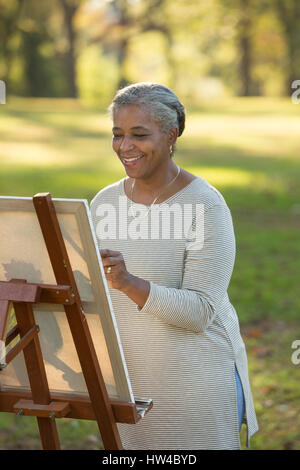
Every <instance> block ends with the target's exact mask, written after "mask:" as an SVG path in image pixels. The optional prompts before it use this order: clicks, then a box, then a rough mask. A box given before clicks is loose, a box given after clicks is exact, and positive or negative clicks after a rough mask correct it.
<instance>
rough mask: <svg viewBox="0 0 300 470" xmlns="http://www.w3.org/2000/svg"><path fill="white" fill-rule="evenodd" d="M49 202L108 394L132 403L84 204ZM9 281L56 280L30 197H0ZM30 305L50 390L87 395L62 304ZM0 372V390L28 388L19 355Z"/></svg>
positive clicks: (2, 260) (2, 265) (0, 241)
mask: <svg viewBox="0 0 300 470" xmlns="http://www.w3.org/2000/svg"><path fill="white" fill-rule="evenodd" d="M52 200H53V203H54V206H55V210H56V213H57V217H58V221H59V225H60V229H61V232H62V235H63V238H64V242H65V245H66V249H67V252H68V256H69V259H70V263H71V266H72V270H73V274H74V277H75V280H76V284H77V288H78V291H79V294H80V298H81V301H82V306H83V311H84V314H85V315H86V318H87V322H88V325H89V329H90V332H91V336H92V339H93V342H94V346H95V350H96V355H97V358H98V361H99V364H100V368H101V371H102V374H103V377H104V382H105V384H106V387H107V391H108V395H109V397H110V398H116V399H120V400H124V401H127V402H134V397H133V394H132V389H131V385H130V379H129V376H128V372H127V368H126V363H125V359H124V355H123V351H122V345H121V341H120V337H119V333H118V327H117V323H116V319H115V315H114V311H113V306H112V303H111V299H110V295H109V289H108V285H107V281H106V278H105V274H104V270H103V266H102V260H101V256H100V253H99V250H98V247H97V243H96V237H95V233H94V228H93V224H92V221H91V218H90V212H89V207H88V203H87V201H86V200H78V199H76V200H75V199H55V198H53V199H52ZM10 279H26V280H27V282H36V283H45V284H56V280H55V277H54V273H53V270H52V266H51V263H50V259H49V256H48V252H47V249H46V246H45V242H44V238H43V235H42V232H41V228H40V225H39V222H38V219H37V216H36V212H35V209H34V205H33V201H32V199H31V198H16V197H4V196H2V197H0V281H9V280H10ZM33 309H34V317H35V321H36V324H38V325H39V327H40V333H39V339H40V343H41V348H42V354H43V358H44V363H45V368H46V373H47V379H48V384H49V389H50V392H53V393H62V394H72V395H73V396H74V395H78V396H87V395H88V392H87V388H86V385H85V381H84V378H83V374H82V371H81V367H80V363H79V360H78V357H77V352H76V349H75V346H74V343H73V339H72V335H71V332H70V329H69V325H68V321H67V318H66V315H65V314H64V309H63V307H62V306H61V305H54V304H44V303H43V304H42V303H40V304H35V305H34V307H33ZM10 320H11V325H12V324H13V315H12V317H11V319H10ZM12 345H13V343H12ZM0 375H1V385H0V386H1V388H2V389H4V390H8V389H9V390H16V389H25V390H26V389H28V390H29V388H30V387H29V382H28V377H27V372H26V368H25V362H24V358H23V353H21V354H19V355H18V356H17V357H16V358H15V359H14V360H13V361H12V362H11V363H10V364H9V365H8V366H7V368H6V369H4V371H2V372H1V374H0Z"/></svg>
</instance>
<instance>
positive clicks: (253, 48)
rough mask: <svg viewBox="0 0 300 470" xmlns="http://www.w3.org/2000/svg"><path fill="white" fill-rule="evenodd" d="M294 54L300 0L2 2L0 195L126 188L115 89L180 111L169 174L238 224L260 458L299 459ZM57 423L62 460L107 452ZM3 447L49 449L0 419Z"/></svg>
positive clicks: (299, 215)
mask: <svg viewBox="0 0 300 470" xmlns="http://www.w3.org/2000/svg"><path fill="white" fill-rule="evenodd" d="M299 51H300V2H299V0H211V1H209V2H208V1H205V0H190V1H189V0H186V1H184V0H110V1H104V0H53V1H51V2H40V1H38V0H10V1H9V2H7V1H6V0H0V79H1V80H3V81H4V82H5V83H6V91H7V96H6V104H5V105H0V165H1V166H0V168H1V169H0V194H1V195H12V196H33V195H34V194H36V193H38V192H50V193H51V194H52V196H53V197H67V198H73V197H74V198H86V199H88V201H90V200H91V199H92V197H93V196H94V195H95V194H96V193H97V192H98V191H99V190H100V189H101V188H103V187H104V186H106V185H108V184H111V183H113V182H115V181H117V180H118V179H120V178H122V177H123V176H125V173H124V170H123V166H122V164H121V162H119V160H118V158H117V157H116V156H115V155H114V154H113V152H112V149H111V123H110V120H109V118H108V115H107V112H106V109H107V106H108V105H109V103H110V101H111V99H112V97H113V95H114V93H115V91H116V90H117V89H118V88H119V87H121V86H124V85H126V84H128V83H133V82H138V81H158V82H161V83H164V84H166V85H168V86H170V87H171V88H172V89H173V90H174V91H175V92H176V93H177V95H178V96H179V98H180V99H181V101H182V102H183V103H184V105H185V107H186V112H187V122H186V130H185V132H184V134H183V136H182V137H181V138H180V139H179V140H178V145H177V152H176V154H175V161H176V162H177V163H178V164H179V165H180V166H182V167H183V168H185V169H186V170H188V171H190V172H192V173H194V174H195V175H199V176H202V177H203V178H205V179H206V180H207V181H208V182H209V183H211V184H212V185H214V186H215V187H216V188H217V189H219V190H220V191H221V193H222V194H223V195H224V197H225V200H226V202H227V204H228V206H229V208H230V210H231V213H232V217H233V222H234V227H235V235H236V244H237V254H236V262H235V268H234V272H233V275H232V280H231V283H230V287H229V297H230V299H231V302H232V304H233V305H234V307H235V308H236V311H237V313H238V316H239V319H240V325H241V333H242V336H243V339H244V342H245V345H246V350H247V354H248V361H249V372H250V382H251V386H252V393H253V396H254V401H255V407H256V412H257V417H258V422H259V426H260V429H259V432H258V433H257V434H256V435H255V436H254V437H253V438H252V441H251V447H252V448H253V449H300V387H299V383H300V364H297V362H299V361H298V360H297V359H298V358H299V357H300V353H299V354H298V355H297V354H294V356H293V357H294V360H293V359H292V354H293V353H296V351H295V350H294V349H293V348H292V344H293V342H294V341H295V340H300V296H299V278H300V273H299V255H300V243H299V229H300V185H299V181H300V166H299V159H300V141H299V136H300V115H299V114H300V104H298V101H300V100H299V99H292V94H293V93H294V96H295V90H294V89H293V88H292V84H293V82H294V81H295V80H300V60H299ZM0 230H1V227H0ZM295 358H296V360H295ZM57 425H58V429H59V434H60V437H61V443H62V448H64V449H98V448H101V440H100V438H99V434H98V431H97V426H96V424H95V423H93V422H87V421H78V420H70V419H61V420H57ZM199 425H201V423H199ZM241 434H242V442H243V444H244V442H245V428H244V429H243V430H242V432H241ZM0 448H1V449H40V448H41V445H40V442H39V435H38V428H37V425H36V422H35V419H34V418H32V419H31V418H19V417H16V416H14V415H9V414H4V413H2V414H1V416H0ZM243 448H245V446H244V445H243Z"/></svg>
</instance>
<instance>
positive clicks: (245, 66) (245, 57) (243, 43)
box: [238, 0, 254, 96]
mask: <svg viewBox="0 0 300 470" xmlns="http://www.w3.org/2000/svg"><path fill="white" fill-rule="evenodd" d="M239 3H240V21H239V24H238V48H239V51H240V63H239V73H240V78H241V95H242V96H251V94H252V92H253V88H254V87H253V82H252V78H251V72H252V50H251V29H252V20H251V14H250V8H249V0H240V2H239Z"/></svg>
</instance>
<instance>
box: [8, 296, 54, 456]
mask: <svg viewBox="0 0 300 470" xmlns="http://www.w3.org/2000/svg"><path fill="white" fill-rule="evenodd" d="M14 309H15V314H16V320H17V324H18V327H19V330H20V336H21V337H22V336H24V334H25V333H27V331H28V330H30V329H31V328H32V327H33V326H34V325H35V320H34V316H33V312H32V308H31V306H30V304H27V303H25V302H14ZM23 352H24V358H25V364H26V368H27V373H28V378H29V382H30V386H31V391H32V399H33V401H34V402H35V403H39V404H41V405H48V404H49V403H50V392H49V387H48V381H47V376H46V370H45V366H44V362H43V357H42V351H41V346H40V342H39V339H38V336H37V335H36V336H35V338H34V340H33V341H31V342H30V343H29V344H28V345H27V346H26V347H25V348H24V350H23ZM37 421H38V426H39V431H40V436H41V441H42V446H43V449H45V450H56V449H60V443H59V437H58V432H57V428H56V423H55V421H54V420H52V419H51V418H37Z"/></svg>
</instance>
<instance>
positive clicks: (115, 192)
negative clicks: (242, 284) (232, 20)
mask: <svg viewBox="0 0 300 470" xmlns="http://www.w3.org/2000/svg"><path fill="white" fill-rule="evenodd" d="M125 179H126V177H125V178H123V179H121V180H120V181H117V182H116V183H114V184H111V185H109V186H107V187H105V188H104V189H102V190H101V191H100V192H99V193H98V194H97V195H96V196H95V197H94V199H93V201H92V202H91V214H92V220H93V224H94V227H95V229H96V234H97V240H98V243H99V248H100V249H104V248H109V249H112V250H116V251H120V252H121V253H122V255H123V257H124V260H125V263H126V267H127V270H128V271H129V272H130V273H132V274H133V275H135V276H138V277H140V278H142V279H145V280H148V281H149V282H150V286H151V288H150V293H149V296H148V298H147V301H146V303H145V305H144V306H143V308H139V307H138V306H137V305H136V304H135V303H134V302H133V301H132V300H131V299H129V298H128V297H127V296H126V295H125V294H123V293H122V292H120V291H118V290H116V289H111V288H110V294H111V298H112V303H113V308H114V312H115V315H116V318H117V323H118V328H119V332H120V337H121V341H122V346H123V350H124V354H125V359H126V363H127V367H128V371H129V376H130V380H131V384H132V388H133V393H134V396H135V397H136V398H139V397H147V398H152V399H153V402H154V406H153V409H152V410H151V412H150V413H149V414H148V415H146V417H145V418H144V419H142V420H141V421H140V422H139V423H138V424H135V425H127V424H118V428H119V431H120V435H121V439H122V442H123V446H124V448H125V449H176V450H178V449H187V450H195V449H240V448H241V443H240V434H239V429H238V412H237V397H236V386H235V376H234V364H236V366H237V370H238V373H239V375H240V378H241V382H242V385H243V391H244V397H245V404H246V411H245V416H244V422H245V423H246V425H247V441H246V445H247V446H248V447H250V437H251V436H252V435H253V434H254V433H255V432H256V431H257V430H258V425H257V420H256V414H255V409H254V404H253V399H252V394H251V388H250V383H249V377H248V363H247V356H246V350H245V345H244V342H243V340H242V338H241V335H240V329H239V322H238V317H237V314H236V311H235V309H234V307H233V306H232V304H231V303H230V300H229V297H228V294H227V289H228V285H229V282H230V278H231V275H232V270H233V266H234V260H235V251H236V248H235V236H234V229H233V224H232V218H231V213H230V210H229V209H228V206H227V204H226V202H225V200H224V198H223V196H222V194H221V193H220V192H219V191H218V190H217V189H216V188H214V187H213V186H212V185H210V184H209V183H208V182H207V181H206V180H205V179H203V178H200V177H197V178H196V179H194V180H193V181H191V182H190V183H189V184H188V185H187V186H186V187H185V188H183V189H181V190H180V191H178V192H177V193H175V194H174V195H173V196H171V197H170V198H169V199H167V200H166V201H164V203H163V204H166V205H167V206H165V207H168V208H169V209H170V210H171V209H172V208H173V209H174V208H176V207H177V209H178V208H181V209H182V213H183V212H184V210H185V208H187V207H192V214H193V216H192V219H191V218H189V219H188V220H190V221H192V222H191V224H190V228H191V230H194V232H191V231H190V232H188V233H186V232H185V233H183V234H182V236H181V237H179V236H178V232H176V230H175V226H176V228H178V223H179V219H180V216H179V215H178V214H180V213H178V212H176V214H177V216H176V217H177V218H176V217H173V218H172V220H173V226H172V227H171V230H170V236H168V237H165V232H164V231H163V229H162V230H161V231H160V236H158V237H157V236H156V237H154V236H153V233H154V232H153V231H151V230H152V229H153V230H154V229H157V219H156V221H155V227H154V225H153V224H154V222H153V220H154V218H153V219H152V217H153V216H151V214H152V212H153V210H154V211H155V210H158V211H160V207H161V206H162V205H156V207H155V206H154V208H153V209H152V210H151V211H149V213H148V215H147V216H146V217H145V218H144V219H143V220H142V221H141V222H138V221H136V220H134V219H133V217H132V216H131V215H130V213H129V214H128V209H129V207H130V199H129V198H128V197H127V196H126V194H125V191H124V182H125ZM175 205H177V206H175ZM197 205H198V206H197ZM134 207H135V208H137V209H139V210H140V211H141V212H142V210H145V208H146V207H145V206H144V205H141V204H134ZM196 207H202V208H203V209H204V212H203V214H204V219H203V220H204V225H203V228H204V230H203V239H202V242H203V244H202V245H201V240H200V243H199V240H198V239H197V240H198V241H197V242H196V243H195V239H193V238H192V239H191V237H190V234H191V233H192V234H193V233H195V229H197V223H200V222H199V220H200V219H199V218H197V217H196V210H195V208H196ZM129 212H130V211H129ZM165 219H166V213H165V215H164V216H162V217H160V218H159V224H161V225H162V224H163V222H164V221H165ZM104 222H105V223H104ZM151 223H152V228H151ZM171 225H172V222H171ZM172 229H173V230H172ZM154 231H155V230H154ZM126 232H127V233H126ZM138 232H139V233H140V236H138ZM199 233H201V230H200V231H199ZM147 235H148V236H147ZM156 235H157V233H156ZM197 243H198V244H197Z"/></svg>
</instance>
